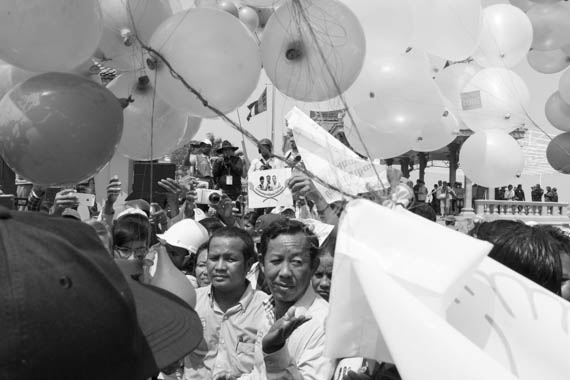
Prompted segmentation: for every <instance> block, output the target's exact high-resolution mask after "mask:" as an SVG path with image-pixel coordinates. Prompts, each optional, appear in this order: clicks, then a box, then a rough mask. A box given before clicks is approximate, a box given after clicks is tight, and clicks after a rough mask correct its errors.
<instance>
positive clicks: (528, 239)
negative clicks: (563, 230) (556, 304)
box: [469, 220, 562, 294]
mask: <svg viewBox="0 0 570 380" xmlns="http://www.w3.org/2000/svg"><path fill="white" fill-rule="evenodd" d="M469 234H470V235H471V236H474V237H476V238H477V239H480V240H485V241H488V242H490V243H492V244H493V249H492V250H491V252H490V253H489V257H491V258H492V259H494V260H496V261H498V262H500V263H501V264H503V265H505V266H507V267H509V268H510V269H512V270H514V271H515V272H517V273H519V274H520V275H522V276H524V277H526V278H528V279H529V280H531V281H534V282H536V283H537V284H539V285H540V286H542V287H544V288H546V289H548V290H550V291H551V292H554V293H556V294H560V286H561V281H562V264H561V262H560V250H561V249H560V245H559V243H558V242H557V241H556V239H554V238H553V237H552V236H551V235H550V234H549V233H548V232H547V231H545V230H544V229H543V228H540V227H531V226H528V225H526V224H524V223H522V222H517V221H512V220H495V221H492V222H483V223H480V224H478V225H476V226H475V228H473V230H471V231H470V232H469Z"/></svg>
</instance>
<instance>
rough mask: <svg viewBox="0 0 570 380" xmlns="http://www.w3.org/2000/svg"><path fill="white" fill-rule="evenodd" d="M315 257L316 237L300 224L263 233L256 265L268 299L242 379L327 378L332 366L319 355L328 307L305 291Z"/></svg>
mask: <svg viewBox="0 0 570 380" xmlns="http://www.w3.org/2000/svg"><path fill="white" fill-rule="evenodd" d="M318 254H319V242H318V239H317V237H316V236H315V235H314V234H313V233H312V232H311V231H310V230H309V228H308V227H307V226H305V225H304V224H303V223H301V222H300V221H296V220H291V219H282V220H278V221H275V222H273V223H271V224H270V225H269V226H268V227H267V229H265V230H264V231H263V234H262V236H261V243H260V262H261V264H262V270H263V272H264V274H265V277H266V281H267V285H268V287H269V289H270V290H271V294H272V296H271V298H269V299H268V300H267V301H266V302H265V307H266V318H264V322H265V323H266V326H265V327H264V328H262V330H261V332H262V334H261V337H260V338H261V339H258V342H257V344H256V346H255V350H256V353H255V369H254V372H253V373H252V374H251V376H250V377H248V378H252V379H285V380H286V379H313V380H329V379H330V378H331V375H332V372H333V369H334V367H333V361H332V360H330V359H328V358H326V357H325V356H324V348H325V319H326V317H327V315H328V303H327V302H326V301H325V300H324V299H322V298H321V296H319V295H318V294H317V293H316V292H315V291H314V290H313V287H312V286H311V278H312V276H313V274H314V273H315V271H316V270H317V268H318V266H319V257H318Z"/></svg>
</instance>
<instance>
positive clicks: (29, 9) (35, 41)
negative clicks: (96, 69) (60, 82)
mask: <svg viewBox="0 0 570 380" xmlns="http://www.w3.org/2000/svg"><path fill="white" fill-rule="evenodd" d="M101 20H102V17H101V7H100V5H99V2H98V1H97V0H81V1H77V0H25V1H22V0H3V1H0V59H3V60H4V61H6V62H8V63H10V64H13V65H15V66H18V67H20V68H22V69H24V70H29V71H34V72H50V71H59V72H67V71H71V70H73V69H74V68H75V67H77V66H78V65H80V64H82V63H83V62H85V60H87V59H88V58H90V57H91V55H93V51H94V50H95V49H96V48H97V44H98V43H99V40H100V39H101V33H102V30H103V27H102V22H101Z"/></svg>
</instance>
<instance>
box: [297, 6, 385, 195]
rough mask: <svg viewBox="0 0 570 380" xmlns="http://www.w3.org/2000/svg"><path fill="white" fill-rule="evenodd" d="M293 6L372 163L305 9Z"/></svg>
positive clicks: (380, 181) (381, 183) (377, 175)
mask: <svg viewBox="0 0 570 380" xmlns="http://www.w3.org/2000/svg"><path fill="white" fill-rule="evenodd" d="M293 4H294V5H295V6H297V7H298V10H299V14H300V15H301V17H302V18H303V21H304V22H305V24H307V27H308V29H309V33H310V35H311V38H312V39H313V42H314V44H315V46H316V47H317V51H318V53H319V56H320V58H321V60H322V61H323V64H324V66H325V68H326V70H327V73H328V75H329V76H330V78H331V80H332V83H333V85H334V88H335V90H336V92H337V95H338V97H339V98H340V101H341V102H342V105H343V107H344V108H345V109H346V113H347V115H348V117H349V119H350V122H351V123H352V126H353V127H354V130H355V131H356V135H357V136H358V140H359V141H360V143H361V144H362V146H363V147H364V152H365V153H366V157H367V158H368V159H369V160H370V162H371V163H372V162H373V160H372V155H371V154H370V151H369V150H368V147H367V144H366V143H364V139H363V138H362V135H361V134H360V130H359V128H358V126H357V125H356V121H355V120H354V117H353V116H352V112H351V111H350V109H349V108H348V103H347V102H346V99H345V98H344V96H343V94H342V93H343V92H342V90H341V89H340V86H339V84H338V82H337V80H336V78H335V76H334V73H333V71H332V69H331V67H330V65H329V64H328V61H327V58H326V57H325V54H324V52H323V49H322V47H321V44H320V43H319V41H318V39H317V35H316V33H315V30H314V28H313V26H312V25H311V23H310V22H309V19H308V17H307V14H306V13H305V9H304V7H303V5H302V4H301V0H293ZM372 169H373V170H374V174H375V175H376V178H377V179H378V182H379V183H380V186H381V187H382V190H386V189H385V188H384V183H383V182H382V180H381V179H380V174H379V173H378V170H376V165H372Z"/></svg>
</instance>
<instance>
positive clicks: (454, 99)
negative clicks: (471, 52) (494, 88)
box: [435, 62, 481, 115]
mask: <svg viewBox="0 0 570 380" xmlns="http://www.w3.org/2000/svg"><path fill="white" fill-rule="evenodd" d="M480 70H481V66H479V65H478V64H476V63H474V62H470V63H465V62H462V63H455V64H452V65H449V66H447V67H446V68H445V69H443V70H441V71H440V72H439V73H438V74H437V75H436V77H435V83H436V84H437V86H438V87H439V90H440V91H441V94H442V95H443V96H444V97H445V98H446V99H447V100H449V101H450V103H451V106H452V111H453V113H454V114H456V115H457V114H458V113H459V110H460V109H461V92H462V91H463V88H465V86H466V85H467V84H468V83H469V81H470V80H471V78H473V77H474V76H475V74H477V73H478V72H479V71H480Z"/></svg>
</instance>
